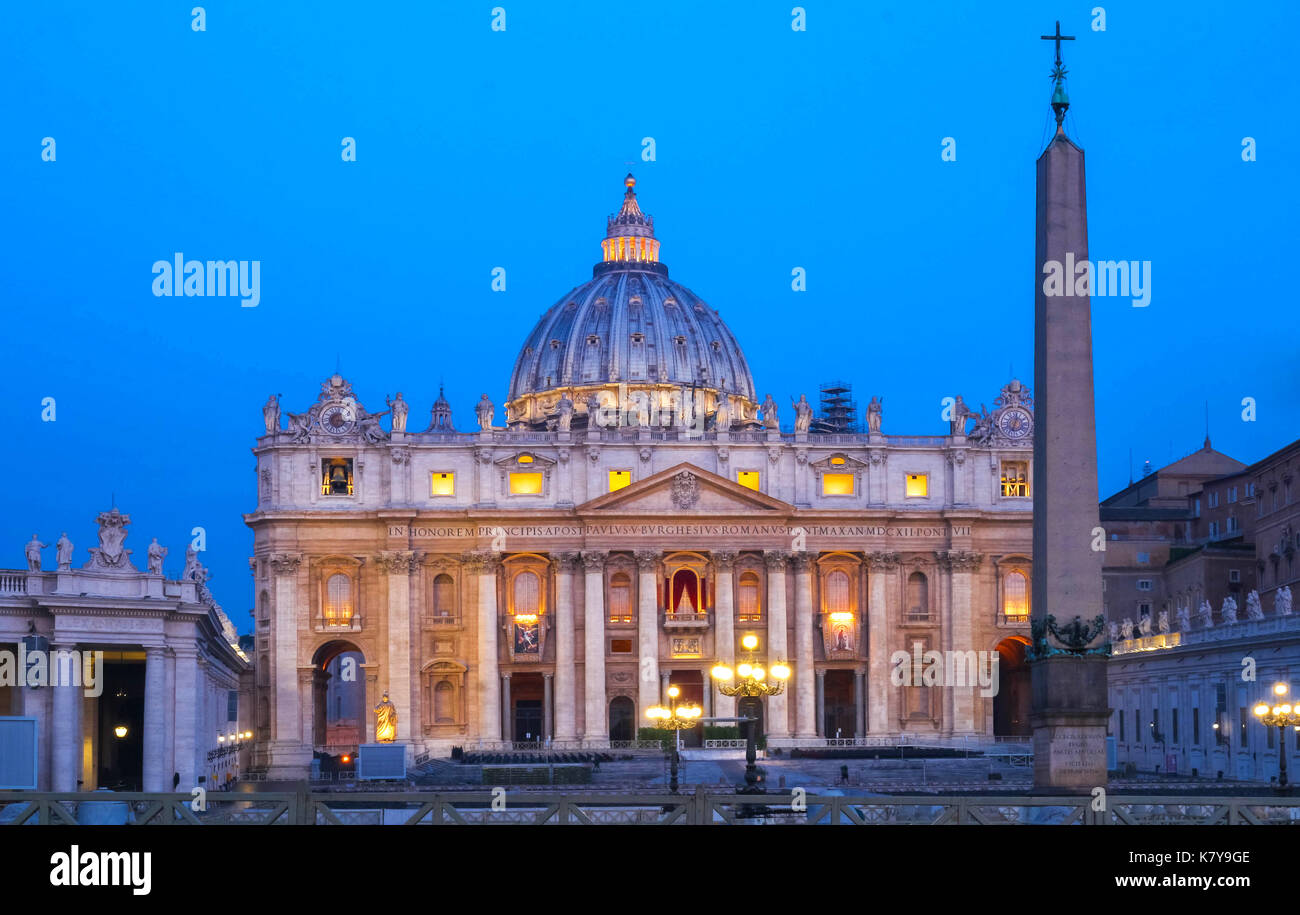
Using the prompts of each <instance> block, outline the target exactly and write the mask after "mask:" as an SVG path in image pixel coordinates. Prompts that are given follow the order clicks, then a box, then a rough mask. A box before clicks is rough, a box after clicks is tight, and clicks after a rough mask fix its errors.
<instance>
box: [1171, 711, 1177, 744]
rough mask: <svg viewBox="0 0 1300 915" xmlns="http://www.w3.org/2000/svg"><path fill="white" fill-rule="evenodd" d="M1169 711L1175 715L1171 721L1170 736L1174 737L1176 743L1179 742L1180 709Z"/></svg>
mask: <svg viewBox="0 0 1300 915" xmlns="http://www.w3.org/2000/svg"><path fill="white" fill-rule="evenodd" d="M1169 713H1170V714H1171V715H1172V716H1173V718H1172V719H1171V720H1170V722H1169V730H1170V731H1171V734H1170V736H1171V737H1172V738H1173V739H1174V743H1178V709H1170V711H1169Z"/></svg>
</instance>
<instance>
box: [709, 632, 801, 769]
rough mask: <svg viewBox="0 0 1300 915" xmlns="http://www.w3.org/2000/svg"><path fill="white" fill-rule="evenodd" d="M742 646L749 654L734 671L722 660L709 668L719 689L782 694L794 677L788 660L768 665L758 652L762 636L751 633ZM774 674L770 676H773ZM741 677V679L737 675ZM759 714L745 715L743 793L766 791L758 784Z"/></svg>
mask: <svg viewBox="0 0 1300 915" xmlns="http://www.w3.org/2000/svg"><path fill="white" fill-rule="evenodd" d="M740 644H741V647H743V648H744V649H745V651H746V652H748V653H749V657H748V658H746V659H744V660H743V661H741V662H740V663H739V664H737V665H736V669H735V671H732V669H731V668H730V667H728V666H727V665H726V663H724V662H722V661H719V662H718V663H717V664H714V665H713V669H712V670H711V671H709V674H710V676H712V677H713V679H714V681H716V682H717V684H718V692H720V693H722V695H724V696H742V697H744V698H754V697H759V696H779V695H780V694H781V693H783V692H784V691H785V681H786V680H789V679H790V667H789V665H788V664H786V663H785V661H782V660H778V661H777V662H776V663H774V664H773V665H772V666H771V667H770V668H767V669H764V667H763V663H762V661H760V660H758V659H757V658H756V657H755V655H754V652H755V650H756V649H757V648H758V637H757V636H754V635H747V636H745V637H744V638H743V639H741V640H740ZM769 675H770V679H769ZM737 677H739V679H737ZM757 724H758V719H757V718H753V717H750V718H746V719H745V787H744V788H739V789H737V790H738V791H739V792H740V793H743V794H762V793H763V789H762V788H761V787H759V784H758V766H757V765H756V763H755V758H756V756H757V740H756V737H755V734H754V730H755V725H757Z"/></svg>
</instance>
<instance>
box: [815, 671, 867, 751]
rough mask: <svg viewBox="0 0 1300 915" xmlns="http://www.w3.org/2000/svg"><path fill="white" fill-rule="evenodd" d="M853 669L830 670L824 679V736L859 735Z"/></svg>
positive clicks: (842, 736) (843, 736)
mask: <svg viewBox="0 0 1300 915" xmlns="http://www.w3.org/2000/svg"><path fill="white" fill-rule="evenodd" d="M853 680H854V676H853V671H851V670H828V671H826V677H825V680H824V681H823V687H824V690H825V692H824V693H823V697H822V698H823V703H822V707H823V711H824V712H825V714H824V716H823V719H822V727H823V728H825V730H824V731H823V732H822V736H823V737H840V738H845V737H857V736H858V731H857V718H858V716H857V707H856V706H855V705H854V701H853V689H854V687H853Z"/></svg>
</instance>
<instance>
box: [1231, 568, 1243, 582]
mask: <svg viewBox="0 0 1300 915" xmlns="http://www.w3.org/2000/svg"><path fill="white" fill-rule="evenodd" d="M1228 581H1231V582H1234V583H1235V582H1239V581H1241V569H1229V570H1228Z"/></svg>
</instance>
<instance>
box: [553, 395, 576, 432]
mask: <svg viewBox="0 0 1300 915" xmlns="http://www.w3.org/2000/svg"><path fill="white" fill-rule="evenodd" d="M555 411H556V415H557V419H556V424H555V425H556V428H557V429H559V430H560V431H561V432H568V431H570V429H571V428H572V427H573V401H572V400H570V399H569V395H568V394H561V395H560V402H559V403H558V404H556V405H555Z"/></svg>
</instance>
